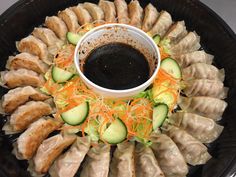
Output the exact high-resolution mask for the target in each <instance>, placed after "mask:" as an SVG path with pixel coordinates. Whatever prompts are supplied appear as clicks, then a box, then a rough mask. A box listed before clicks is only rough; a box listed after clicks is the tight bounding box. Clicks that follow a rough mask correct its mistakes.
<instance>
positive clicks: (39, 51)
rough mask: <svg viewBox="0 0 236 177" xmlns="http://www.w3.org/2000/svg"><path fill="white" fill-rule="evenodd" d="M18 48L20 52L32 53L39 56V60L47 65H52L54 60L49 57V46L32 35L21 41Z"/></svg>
mask: <svg viewBox="0 0 236 177" xmlns="http://www.w3.org/2000/svg"><path fill="white" fill-rule="evenodd" d="M16 47H17V49H18V51H19V52H26V53H30V54H32V55H36V56H38V57H39V59H41V60H43V61H44V62H45V63H47V64H51V63H52V60H51V58H50V57H49V53H48V49H47V45H46V44H45V43H44V42H43V41H41V40H40V39H38V38H36V37H34V36H32V35H29V36H28V37H26V38H24V39H21V41H20V42H18V43H17V45H16Z"/></svg>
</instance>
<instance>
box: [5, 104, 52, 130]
mask: <svg viewBox="0 0 236 177" xmlns="http://www.w3.org/2000/svg"><path fill="white" fill-rule="evenodd" d="M52 112H53V110H52V107H51V106H50V105H49V104H48V103H46V102H42V101H30V102H27V103H26V104H24V105H22V106H19V107H18V108H17V109H16V110H15V111H14V112H13V114H12V115H11V116H10V117H9V122H7V123H6V124H5V125H4V127H3V130H5V132H6V133H7V134H8V132H9V133H11V132H21V131H23V130H25V129H26V128H27V127H28V126H29V125H30V124H31V123H33V122H35V121H36V120H38V119H40V118H41V117H43V116H47V115H50V114H52Z"/></svg>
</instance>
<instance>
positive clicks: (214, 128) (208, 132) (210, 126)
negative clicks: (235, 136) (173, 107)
mask: <svg viewBox="0 0 236 177" xmlns="http://www.w3.org/2000/svg"><path fill="white" fill-rule="evenodd" d="M169 121H170V123H171V124H173V125H175V126H177V127H180V128H181V129H183V130H185V131H187V132H188V133H189V134H190V135H192V136H193V137H195V138H196V139H198V140H199V141H201V142H202V143H211V142H213V141H215V140H216V139H217V138H218V137H219V136H220V134H221V132H222V131H223V129H224V127H223V126H221V125H218V124H217V123H215V122H214V121H213V120H212V119H209V118H206V117H202V116H199V115H197V114H193V113H187V112H177V113H175V114H172V115H171V116H170V117H169Z"/></svg>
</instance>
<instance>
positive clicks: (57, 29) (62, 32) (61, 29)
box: [45, 16, 68, 41]
mask: <svg viewBox="0 0 236 177" xmlns="http://www.w3.org/2000/svg"><path fill="white" fill-rule="evenodd" d="M45 25H46V26H47V27H48V28H49V29H51V30H52V31H53V32H54V33H55V34H56V35H57V37H59V38H60V39H61V40H63V41H65V40H66V34H67V32H68V29H67V26H66V24H65V22H64V21H63V20H62V19H60V18H59V17H57V16H51V17H46V19H45Z"/></svg>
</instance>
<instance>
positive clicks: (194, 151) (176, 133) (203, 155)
mask: <svg viewBox="0 0 236 177" xmlns="http://www.w3.org/2000/svg"><path fill="white" fill-rule="evenodd" d="M164 133H165V134H167V135H168V136H169V137H170V138H171V139H172V140H173V141H174V142H175V143H176V145H177V146H178V148H179V150H180V152H181V153H182V155H183V156H184V158H185V160H186V162H187V163H188V164H190V165H193V166H195V165H202V164H205V163H206V162H207V161H208V160H209V159H210V158H211V155H210V154H209V153H208V152H207V147H206V146H204V145H203V144H202V143H201V142H200V141H198V140H197V139H195V138H194V137H192V136H191V135H190V134H188V133H187V132H186V131H184V130H181V129H180V128H178V127H175V126H172V125H166V126H164Z"/></svg>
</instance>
